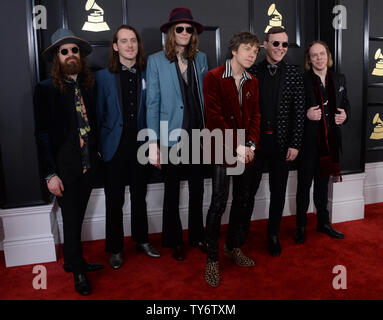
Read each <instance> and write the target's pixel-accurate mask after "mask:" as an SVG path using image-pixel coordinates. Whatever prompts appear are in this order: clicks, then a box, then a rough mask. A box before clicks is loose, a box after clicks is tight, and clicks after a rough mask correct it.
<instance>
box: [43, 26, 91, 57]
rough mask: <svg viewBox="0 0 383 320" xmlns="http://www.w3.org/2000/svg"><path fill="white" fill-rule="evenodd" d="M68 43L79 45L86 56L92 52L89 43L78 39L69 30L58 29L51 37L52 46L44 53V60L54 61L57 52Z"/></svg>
mask: <svg viewBox="0 0 383 320" xmlns="http://www.w3.org/2000/svg"><path fill="white" fill-rule="evenodd" d="M66 43H75V44H77V45H78V46H79V47H80V50H81V51H82V52H83V53H84V54H85V55H86V56H87V55H88V54H90V53H91V52H92V46H91V45H90V43H89V42H87V41H85V40H83V39H81V38H79V37H76V36H75V35H74V33H73V32H72V31H70V30H69V29H58V30H56V32H55V33H54V34H53V35H52V37H51V45H50V46H49V47H48V48H46V49H45V50H44V51H43V53H42V56H43V58H44V59H45V60H47V61H52V59H53V54H54V52H55V50H56V49H57V48H58V47H60V46H61V45H63V44H66Z"/></svg>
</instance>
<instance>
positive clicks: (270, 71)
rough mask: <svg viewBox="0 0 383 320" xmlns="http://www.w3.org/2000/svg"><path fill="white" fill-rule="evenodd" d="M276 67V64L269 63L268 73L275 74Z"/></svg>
mask: <svg viewBox="0 0 383 320" xmlns="http://www.w3.org/2000/svg"><path fill="white" fill-rule="evenodd" d="M277 68H278V66H277V65H275V64H269V65H268V66H267V69H269V73H270V75H271V76H275V74H276V73H277Z"/></svg>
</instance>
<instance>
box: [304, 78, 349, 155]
mask: <svg viewBox="0 0 383 320" xmlns="http://www.w3.org/2000/svg"><path fill="white" fill-rule="evenodd" d="M332 78H333V82H334V86H335V103H336V107H337V108H341V109H344V111H345V112H346V114H347V118H346V121H345V122H344V123H343V124H345V123H346V122H347V121H348V119H349V117H350V102H349V101H348V98H347V88H346V78H345V76H344V75H343V74H341V73H337V72H332ZM303 80H304V85H305V96H306V102H305V105H306V107H305V109H306V113H307V110H308V109H309V108H311V107H313V106H316V105H318V104H319V102H318V101H317V99H316V97H315V92H314V88H313V83H312V77H311V72H306V73H305V74H304V79H303ZM318 123H319V122H318V121H312V120H309V119H308V118H307V116H306V117H305V130H304V138H303V151H305V152H311V150H312V148H314V147H315V146H316V145H317V142H318V141H317V133H318ZM336 136H337V139H338V145H339V147H340V151H342V133H341V130H340V126H339V125H338V126H336Z"/></svg>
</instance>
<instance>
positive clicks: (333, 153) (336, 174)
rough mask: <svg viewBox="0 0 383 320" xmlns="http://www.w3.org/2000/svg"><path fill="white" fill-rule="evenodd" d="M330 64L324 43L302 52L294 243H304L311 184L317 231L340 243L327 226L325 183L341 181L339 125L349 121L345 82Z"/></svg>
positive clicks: (337, 234)
mask: <svg viewBox="0 0 383 320" xmlns="http://www.w3.org/2000/svg"><path fill="white" fill-rule="evenodd" d="M332 64H333V62H332V57H331V53H330V50H329V49H328V46H327V44H326V43H324V42H323V41H320V40H316V41H313V42H311V43H310V45H309V46H308V48H307V50H306V63H305V69H306V70H307V72H306V73H305V75H304V85H305V92H306V94H305V96H306V121H305V130H304V138H303V145H302V152H301V153H300V154H299V157H298V186H297V198H296V204H297V214H296V225H297V227H296V231H295V235H294V240H295V242H296V243H298V244H299V243H304V242H305V227H306V221H307V219H306V212H307V209H308V207H309V204H310V188H311V184H312V181H313V180H314V204H315V208H316V211H317V220H318V222H317V231H318V232H322V233H325V234H327V235H328V236H330V237H332V238H337V239H343V238H344V235H343V233H341V232H339V231H337V230H335V229H334V228H333V227H332V225H331V223H330V215H329V211H328V209H327V202H328V182H329V177H330V176H332V177H333V181H334V182H340V181H342V177H341V171H340V162H339V154H340V152H341V151H342V136H341V130H340V125H342V124H344V123H345V122H346V121H347V119H348V118H349V113H350V103H349V101H348V98H347V89H346V79H345V77H344V75H343V74H340V73H337V72H333V71H331V70H330V69H329V68H331V66H332Z"/></svg>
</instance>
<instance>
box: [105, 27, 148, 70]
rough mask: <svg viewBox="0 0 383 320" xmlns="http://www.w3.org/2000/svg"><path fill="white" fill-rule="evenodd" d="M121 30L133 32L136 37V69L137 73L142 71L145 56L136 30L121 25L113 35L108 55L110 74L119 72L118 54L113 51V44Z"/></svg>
mask: <svg viewBox="0 0 383 320" xmlns="http://www.w3.org/2000/svg"><path fill="white" fill-rule="evenodd" d="M122 29H126V30H130V31H132V32H134V34H135V35H136V38H137V42H138V52H137V57H136V67H137V69H138V70H139V71H144V70H145V65H146V59H145V54H144V45H143V43H142V38H141V36H140V34H139V33H138V32H137V30H136V29H134V28H133V27H132V26H128V25H126V24H123V25H121V26H120V27H119V28H118V29H117V31H116V32H115V33H114V35H113V39H112V45H111V47H110V55H109V71H110V72H112V73H117V72H118V70H119V64H120V57H119V55H118V52H117V51H115V50H114V49H113V44H114V43H117V41H118V32H119V31H120V30H122Z"/></svg>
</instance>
